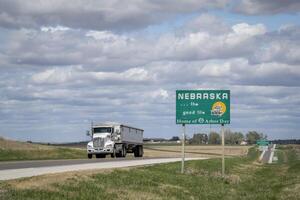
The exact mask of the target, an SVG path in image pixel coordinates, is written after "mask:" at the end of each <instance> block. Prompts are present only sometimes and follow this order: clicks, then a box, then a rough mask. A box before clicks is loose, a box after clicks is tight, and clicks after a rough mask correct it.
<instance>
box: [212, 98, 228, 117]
mask: <svg viewBox="0 0 300 200" xmlns="http://www.w3.org/2000/svg"><path fill="white" fill-rule="evenodd" d="M225 112H226V105H225V104H224V103H223V102H222V101H217V102H216V103H214V104H213V105H212V107H211V115H214V116H219V117H220V116H222V115H223V114H224V113H225Z"/></svg>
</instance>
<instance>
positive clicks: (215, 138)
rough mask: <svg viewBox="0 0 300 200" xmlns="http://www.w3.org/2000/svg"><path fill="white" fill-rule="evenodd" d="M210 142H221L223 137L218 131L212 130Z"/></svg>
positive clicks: (209, 137)
mask: <svg viewBox="0 0 300 200" xmlns="http://www.w3.org/2000/svg"><path fill="white" fill-rule="evenodd" d="M208 143H209V144H220V143H221V137H220V135H219V134H218V133H216V132H210V133H209V136H208Z"/></svg>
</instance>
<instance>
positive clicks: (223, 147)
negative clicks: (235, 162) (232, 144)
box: [221, 124, 225, 177]
mask: <svg viewBox="0 0 300 200" xmlns="http://www.w3.org/2000/svg"><path fill="white" fill-rule="evenodd" d="M221 126H222V127H221V132H222V177H224V176H225V134H224V124H222V125H221Z"/></svg>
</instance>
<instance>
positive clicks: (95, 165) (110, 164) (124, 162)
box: [0, 158, 206, 180]
mask: <svg viewBox="0 0 300 200" xmlns="http://www.w3.org/2000/svg"><path fill="white" fill-rule="evenodd" d="M199 159H206V158H186V160H199ZM177 161H181V158H152V159H143V158H141V159H131V160H130V159H103V160H100V159H93V160H88V159H86V160H80V159H79V160H53V161H24V162H5V163H1V164H0V180H10V179H17V178H24V177H32V176H38V175H43V174H51V173H61V172H68V171H79V170H91V169H112V168H123V167H132V166H141V165H153V164H159V163H169V162H177Z"/></svg>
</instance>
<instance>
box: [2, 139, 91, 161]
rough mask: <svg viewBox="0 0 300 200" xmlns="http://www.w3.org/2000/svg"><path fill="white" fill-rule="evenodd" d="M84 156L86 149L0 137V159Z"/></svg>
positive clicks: (43, 158)
mask: <svg viewBox="0 0 300 200" xmlns="http://www.w3.org/2000/svg"><path fill="white" fill-rule="evenodd" d="M74 158H86V151H85V150H83V149H76V148H63V147H52V146H47V145H38V144H30V143H25V142H17V141H11V140H6V139H3V138H0V161H12V160H45V159H74Z"/></svg>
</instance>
